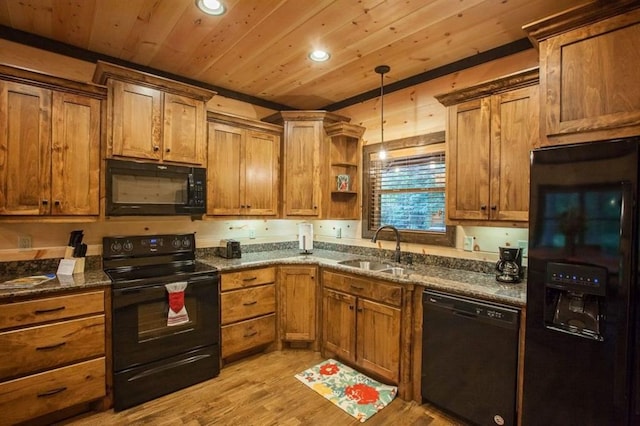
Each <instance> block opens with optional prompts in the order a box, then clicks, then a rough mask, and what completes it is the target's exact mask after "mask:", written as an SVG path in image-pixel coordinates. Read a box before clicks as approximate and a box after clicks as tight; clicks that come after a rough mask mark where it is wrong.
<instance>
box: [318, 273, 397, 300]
mask: <svg viewBox="0 0 640 426" xmlns="http://www.w3.org/2000/svg"><path fill="white" fill-rule="evenodd" d="M322 284H323V285H324V286H325V287H327V288H332V289H334V290H338V291H343V292H346V293H350V294H353V295H356V296H362V297H366V298H368V299H372V300H375V301H378V302H382V303H386V304H389V305H393V306H400V305H401V304H402V287H400V286H397V285H392V284H387V283H385V282H382V281H377V280H373V279H370V278H369V279H368V278H363V277H356V276H352V275H344V274H339V273H336V272H329V271H325V272H324V273H323V275H322Z"/></svg>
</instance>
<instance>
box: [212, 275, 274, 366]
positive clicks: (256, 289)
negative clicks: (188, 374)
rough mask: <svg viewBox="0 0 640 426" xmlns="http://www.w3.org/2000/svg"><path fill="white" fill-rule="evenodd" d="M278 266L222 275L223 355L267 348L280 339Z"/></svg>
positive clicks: (237, 354) (225, 356) (223, 356)
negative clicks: (277, 307)
mask: <svg viewBox="0 0 640 426" xmlns="http://www.w3.org/2000/svg"><path fill="white" fill-rule="evenodd" d="M275 283H276V268H275V267H269V268H260V269H250V270H243V271H238V272H228V273H223V274H222V275H221V281H220V288H221V296H220V303H221V310H222V313H221V318H222V320H221V325H222V330H221V331H222V344H221V352H222V359H223V360H225V359H230V358H235V357H238V356H240V355H241V354H243V353H245V352H249V351H253V350H259V349H262V348H266V347H267V346H269V345H270V344H272V343H274V342H275V339H276V284H275Z"/></svg>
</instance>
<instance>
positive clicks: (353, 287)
mask: <svg viewBox="0 0 640 426" xmlns="http://www.w3.org/2000/svg"><path fill="white" fill-rule="evenodd" d="M350 287H351V288H352V289H354V290H364V287H358V286H357V285H353V284H351V286H350Z"/></svg>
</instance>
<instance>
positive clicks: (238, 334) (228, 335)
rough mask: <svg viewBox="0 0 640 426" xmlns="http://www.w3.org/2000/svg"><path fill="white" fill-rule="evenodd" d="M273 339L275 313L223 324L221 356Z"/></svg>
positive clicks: (225, 356)
mask: <svg viewBox="0 0 640 426" xmlns="http://www.w3.org/2000/svg"><path fill="white" fill-rule="evenodd" d="M275 339H276V315H275V314H271V315H266V316H264V317H260V318H256V319H252V320H248V321H242V322H239V323H236V324H233V325H226V326H223V327H222V358H227V357H228V356H231V355H234V354H237V353H240V352H242V351H246V350H248V349H252V348H255V347H258V346H261V345H265V344H268V343H271V342H273V341H274V340H275Z"/></svg>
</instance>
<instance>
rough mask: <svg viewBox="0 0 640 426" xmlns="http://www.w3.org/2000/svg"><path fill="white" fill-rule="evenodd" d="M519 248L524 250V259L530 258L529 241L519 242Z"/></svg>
mask: <svg viewBox="0 0 640 426" xmlns="http://www.w3.org/2000/svg"><path fill="white" fill-rule="evenodd" d="M518 248H519V249H521V250H522V257H528V256H529V241H527V240H518Z"/></svg>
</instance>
